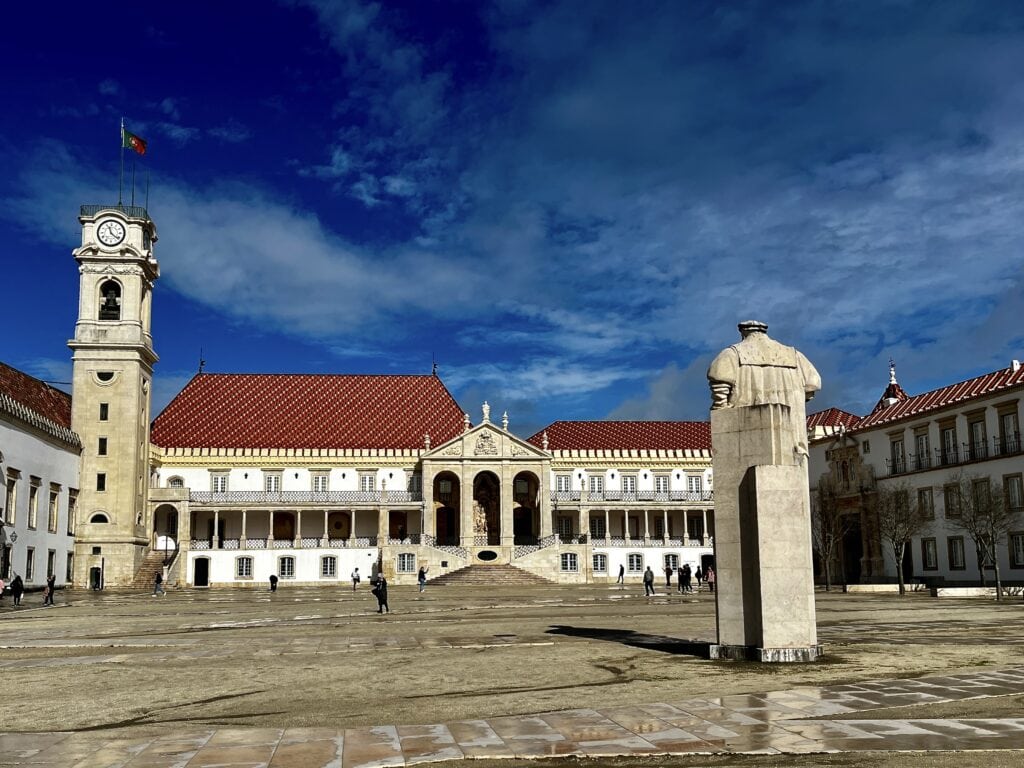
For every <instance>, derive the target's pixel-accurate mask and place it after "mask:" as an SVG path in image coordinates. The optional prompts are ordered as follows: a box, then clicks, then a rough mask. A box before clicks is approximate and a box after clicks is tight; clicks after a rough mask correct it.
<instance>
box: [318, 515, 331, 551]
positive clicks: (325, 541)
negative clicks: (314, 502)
mask: <svg viewBox="0 0 1024 768" xmlns="http://www.w3.org/2000/svg"><path fill="white" fill-rule="evenodd" d="M329 514H330V510H327V509H325V510H324V535H323V536H322V537H320V546H321V547H329V546H330V545H331V539H330V534H329V533H328V530H327V516H328V515H329Z"/></svg>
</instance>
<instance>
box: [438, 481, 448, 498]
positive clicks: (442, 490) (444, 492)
mask: <svg viewBox="0 0 1024 768" xmlns="http://www.w3.org/2000/svg"><path fill="white" fill-rule="evenodd" d="M437 494H438V495H439V496H440V497H441V498H442V500H447V497H449V496H451V495H452V481H451V480H438V481H437Z"/></svg>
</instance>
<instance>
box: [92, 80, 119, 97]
mask: <svg viewBox="0 0 1024 768" xmlns="http://www.w3.org/2000/svg"><path fill="white" fill-rule="evenodd" d="M97 90H98V91H99V92H100V93H102V94H103V95H104V96H118V95H120V93H121V84H120V83H118V82H117V80H112V79H110V78H107V79H106V80H101V81H100V84H99V85H98V86H97Z"/></svg>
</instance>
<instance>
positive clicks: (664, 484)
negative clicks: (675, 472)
mask: <svg viewBox="0 0 1024 768" xmlns="http://www.w3.org/2000/svg"><path fill="white" fill-rule="evenodd" d="M668 481H669V477H668V475H655V476H654V492H655V493H668Z"/></svg>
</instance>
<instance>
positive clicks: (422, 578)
mask: <svg viewBox="0 0 1024 768" xmlns="http://www.w3.org/2000/svg"><path fill="white" fill-rule="evenodd" d="M416 582H417V583H418V584H419V585H420V592H422V591H423V590H424V589H426V588H427V567H426V566H422V565H421V566H420V572H419V573H418V574H417V575H416Z"/></svg>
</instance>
